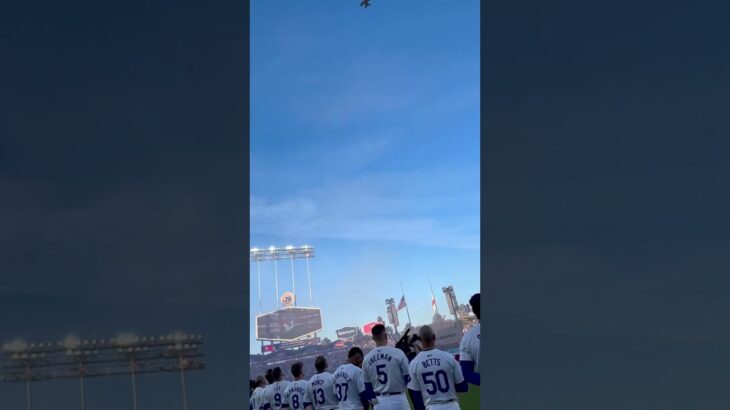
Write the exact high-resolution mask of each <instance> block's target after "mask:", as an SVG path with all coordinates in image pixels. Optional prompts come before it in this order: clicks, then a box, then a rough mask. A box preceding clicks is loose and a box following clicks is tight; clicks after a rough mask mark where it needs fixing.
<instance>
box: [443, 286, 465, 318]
mask: <svg viewBox="0 0 730 410" xmlns="http://www.w3.org/2000/svg"><path fill="white" fill-rule="evenodd" d="M441 290H442V291H443V292H444V297H445V298H446V304H447V305H448V307H449V313H451V314H452V315H454V319H456V323H457V324H461V321H460V320H459V315H458V311H457V310H458V308H459V304H458V302H457V301H456V293H455V292H454V287H453V286H446V287H443V288H441Z"/></svg>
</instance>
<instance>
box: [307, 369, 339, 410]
mask: <svg viewBox="0 0 730 410" xmlns="http://www.w3.org/2000/svg"><path fill="white" fill-rule="evenodd" d="M314 367H315V369H317V374H315V375H314V376H312V378H311V379H309V385H310V386H311V389H310V392H309V397H311V398H312V402H313V404H314V408H315V409H316V410H334V409H336V408H337V406H338V404H339V402H338V401H337V396H335V378H334V376H333V375H332V373H328V372H326V371H325V370H326V369H327V359H325V357H324V356H317V358H316V359H314Z"/></svg>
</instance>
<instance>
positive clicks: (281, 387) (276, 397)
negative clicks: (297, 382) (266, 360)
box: [265, 380, 290, 410]
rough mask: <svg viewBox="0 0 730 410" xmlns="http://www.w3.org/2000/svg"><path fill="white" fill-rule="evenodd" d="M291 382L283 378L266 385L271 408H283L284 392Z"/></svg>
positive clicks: (267, 399)
mask: <svg viewBox="0 0 730 410" xmlns="http://www.w3.org/2000/svg"><path fill="white" fill-rule="evenodd" d="M289 383H290V382H288V381H286V380H281V381H278V382H273V383H271V384H270V385H268V386H266V392H265V395H266V403H269V406H270V407H271V410H281V405H282V404H283V403H284V392H285V391H286V388H287V387H289Z"/></svg>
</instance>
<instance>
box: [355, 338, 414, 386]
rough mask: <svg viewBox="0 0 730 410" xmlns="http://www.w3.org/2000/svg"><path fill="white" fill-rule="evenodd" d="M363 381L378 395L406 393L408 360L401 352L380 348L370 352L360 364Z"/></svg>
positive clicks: (389, 348)
mask: <svg viewBox="0 0 730 410" xmlns="http://www.w3.org/2000/svg"><path fill="white" fill-rule="evenodd" d="M362 371H363V379H364V380H365V383H371V384H372V385H373V390H374V391H375V392H376V393H378V394H387V393H397V392H405V391H406V381H405V378H404V377H405V376H407V375H408V358H407V357H406V355H405V353H403V351H402V350H400V349H396V348H395V347H392V346H381V347H376V348H375V349H373V350H371V351H370V352H369V353H368V354H367V355H365V359H363V362H362Z"/></svg>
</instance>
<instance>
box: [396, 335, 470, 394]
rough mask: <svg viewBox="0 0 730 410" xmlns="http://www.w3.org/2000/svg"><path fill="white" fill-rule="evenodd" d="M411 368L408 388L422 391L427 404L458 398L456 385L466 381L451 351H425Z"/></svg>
mask: <svg viewBox="0 0 730 410" xmlns="http://www.w3.org/2000/svg"><path fill="white" fill-rule="evenodd" d="M409 370H410V375H411V380H410V382H409V383H408V388H409V389H411V390H418V391H420V392H421V395H422V396H423V402H424V404H425V405H426V406H429V405H430V404H438V403H449V402H452V401H456V400H457V398H456V397H457V396H456V385H457V384H459V383H461V382H463V381H464V375H463V374H462V373H461V367H460V366H459V363H458V362H457V361H456V359H454V356H453V355H452V354H451V353H448V352H444V351H443V350H438V349H432V350H426V351H423V352H421V353H419V354H418V355H417V356H416V357H415V358H414V359H413V361H412V362H411V364H410V369H409Z"/></svg>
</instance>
